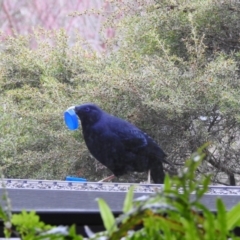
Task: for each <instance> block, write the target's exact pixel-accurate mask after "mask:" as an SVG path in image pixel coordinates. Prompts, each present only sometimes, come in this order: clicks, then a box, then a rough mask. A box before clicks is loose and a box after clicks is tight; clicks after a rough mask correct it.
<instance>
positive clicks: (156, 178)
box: [150, 161, 165, 183]
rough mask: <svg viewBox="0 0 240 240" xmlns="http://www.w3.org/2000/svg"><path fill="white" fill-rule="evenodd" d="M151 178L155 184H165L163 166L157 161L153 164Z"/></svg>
mask: <svg viewBox="0 0 240 240" xmlns="http://www.w3.org/2000/svg"><path fill="white" fill-rule="evenodd" d="M150 173H151V177H152V180H153V182H154V183H163V182H164V177H165V174H164V171H163V164H162V162H160V161H155V162H154V163H152V165H151V168H150Z"/></svg>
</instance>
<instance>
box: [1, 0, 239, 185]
mask: <svg viewBox="0 0 240 240" xmlns="http://www.w3.org/2000/svg"><path fill="white" fill-rule="evenodd" d="M137 2H138V3H137ZM137 2H136V1H130V2H124V1H120V2H118V1H115V2H114V3H113V4H114V7H113V12H112V13H109V18H108V20H107V21H106V23H105V25H104V26H103V27H104V28H113V29H115V30H116V37H115V38H113V39H112V41H106V43H104V44H106V46H108V50H107V51H106V54H105V53H96V52H94V51H93V50H91V49H90V48H89V47H88V44H87V43H86V42H84V41H83V40H82V39H81V37H80V36H76V41H75V42H74V43H72V44H71V46H70V45H69V44H68V43H69V39H68V36H67V35H66V34H65V32H64V31H63V30H59V31H52V32H51V31H46V30H44V29H37V30H35V31H34V33H33V34H32V35H29V36H15V37H9V38H7V39H5V40H4V41H3V42H2V48H1V50H0V93H1V94H0V102H1V104H0V128H1V131H0V142H1V144H0V156H1V159H0V165H1V167H2V168H3V171H4V175H5V177H9V178H39V179H63V178H64V177H65V176H66V175H78V176H82V177H86V178H87V179H88V180H90V181H95V180H98V179H100V178H102V177H104V175H108V174H109V173H108V171H107V170H106V169H105V168H103V167H102V166H101V165H99V164H98V163H96V161H94V160H93V159H92V158H91V156H90V155H89V153H88V151H87V150H86V146H85V144H84V143H83V139H82V136H81V133H80V132H79V131H77V132H70V131H69V130H67V128H66V127H65V126H64V123H63V119H62V115H63V112H64V111H65V109H67V108H68V107H69V106H72V105H76V104H81V103H83V102H95V103H97V104H99V105H101V107H102V108H103V109H105V110H106V111H108V112H110V113H111V114H115V115H117V116H119V117H122V118H125V119H127V120H129V121H131V122H133V123H134V124H136V125H137V126H138V127H140V128H141V129H143V130H144V131H146V132H147V133H148V134H149V135H151V136H152V137H153V138H154V139H156V141H157V142H158V143H159V144H160V145H161V146H162V148H163V149H164V151H165V152H166V153H167V154H168V157H169V160H171V161H172V162H174V163H183V162H184V161H185V159H186V158H187V157H189V156H190V154H191V153H192V152H193V151H194V150H195V149H196V148H197V147H199V146H201V145H202V144H204V143H205V142H208V141H209V142H211V145H210V146H209V148H208V149H207V151H206V154H207V157H206V160H205V161H204V164H203V165H202V166H201V168H200V170H199V172H200V173H201V174H208V173H214V174H213V175H212V179H211V181H212V182H214V183H223V184H229V181H228V177H230V176H233V178H234V179H235V178H236V179H237V177H235V176H236V175H239V172H240V169H239V163H238V159H239V157H240V150H239V147H238V146H239V139H238V138H239V137H238V136H239V129H240V108H239V101H240V99H239V98H240V97H239V96H240V86H239V72H240V71H239V66H240V65H239V59H240V58H239V56H240V53H239V47H240V43H239V38H240V35H239V33H240V25H239V22H240V15H239V11H240V7H239V3H238V2H237V1H231V2H229V1H227V0H223V1H216V0H202V1H198V0H194V1H189V0H180V1H177V2H176V1H170V2H169V1H157V0H156V1H153V2H151V3H149V2H148V1H145V0H140V1H137ZM120 15H121V16H123V17H122V18H120V19H119V16H120ZM29 42H34V48H31V47H30V45H29ZM226 166H227V167H226ZM168 171H169V172H173V173H174V172H176V171H175V170H174V169H168ZM139 176H140V177H139ZM145 177H146V174H145V175H144V174H142V175H141V174H139V175H138V177H136V176H134V175H132V176H130V180H129V181H131V182H139V181H143V180H144V179H145ZM126 179H127V178H126V177H123V178H120V179H118V180H117V181H126Z"/></svg>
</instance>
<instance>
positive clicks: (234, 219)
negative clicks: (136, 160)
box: [227, 203, 240, 230]
mask: <svg viewBox="0 0 240 240" xmlns="http://www.w3.org/2000/svg"><path fill="white" fill-rule="evenodd" d="M239 213H240V203H239V204H237V205H236V206H234V207H233V208H232V209H231V210H230V211H228V213H227V230H232V229H233V228H234V227H236V226H240V214H239Z"/></svg>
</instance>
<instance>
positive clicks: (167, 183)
mask: <svg viewBox="0 0 240 240" xmlns="http://www.w3.org/2000/svg"><path fill="white" fill-rule="evenodd" d="M169 190H171V180H170V177H169V175H168V174H166V176H165V179H164V191H166V192H167V191H169Z"/></svg>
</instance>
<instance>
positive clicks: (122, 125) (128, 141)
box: [109, 119, 148, 150]
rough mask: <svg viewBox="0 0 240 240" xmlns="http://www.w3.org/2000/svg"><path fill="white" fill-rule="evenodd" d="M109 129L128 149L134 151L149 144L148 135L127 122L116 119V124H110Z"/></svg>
mask: <svg viewBox="0 0 240 240" xmlns="http://www.w3.org/2000/svg"><path fill="white" fill-rule="evenodd" d="M109 127H110V129H111V131H112V132H114V134H116V135H117V136H118V137H119V139H120V141H121V142H122V143H123V144H124V146H125V147H126V148H129V149H133V150H134V149H139V148H142V147H145V146H146V145H147V144H148V142H147V137H146V134H145V133H144V132H142V131H141V130H140V129H138V128H137V127H135V126H134V125H132V124H130V123H128V122H126V121H123V120H121V119H117V120H116V119H115V121H114V124H110V125H109Z"/></svg>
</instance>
